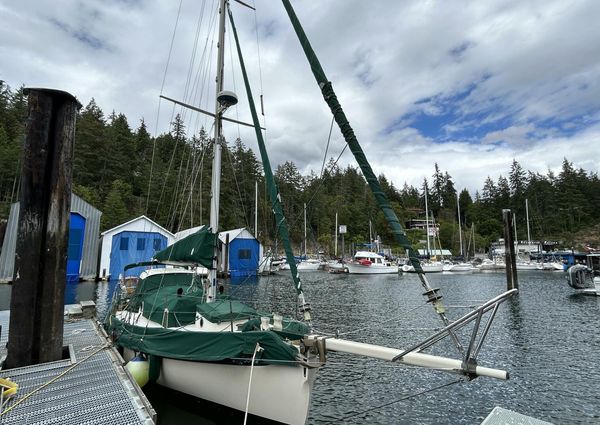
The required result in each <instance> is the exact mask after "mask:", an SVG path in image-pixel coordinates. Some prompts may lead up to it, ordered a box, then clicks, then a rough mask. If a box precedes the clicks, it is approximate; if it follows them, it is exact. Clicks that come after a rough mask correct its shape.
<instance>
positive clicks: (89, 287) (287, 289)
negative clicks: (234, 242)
mask: <svg viewBox="0 0 600 425" xmlns="http://www.w3.org/2000/svg"><path fill="white" fill-rule="evenodd" d="M428 278H429V280H430V282H431V285H432V286H433V287H439V288H441V292H442V295H443V296H444V302H445V305H446V307H447V308H448V316H449V317H450V318H451V319H452V320H455V319H457V318H458V317H460V316H462V315H463V314H465V313H466V312H468V311H469V309H470V307H473V306H476V305H478V304H481V303H482V302H484V301H486V300H488V299H490V298H493V297H494V296H496V295H498V294H500V293H501V292H503V291H504V290H505V287H506V278H505V276H504V274H502V273H477V274H431V275H428ZM303 284H304V288H305V291H306V294H307V297H308V300H309V302H310V303H311V305H312V308H313V318H314V322H313V325H314V328H315V330H317V331H318V332H320V333H324V334H331V335H333V334H335V332H336V331H338V332H339V333H340V337H342V338H345V339H351V340H356V341H361V342H370V343H375V344H381V345H388V346H391V347H396V348H408V347H409V346H411V345H412V344H415V343H417V342H419V341H420V340H422V339H424V338H425V337H427V336H429V335H430V334H432V333H434V332H435V331H436V330H438V329H439V328H440V323H441V322H440V320H439V319H438V318H437V317H436V315H435V313H434V312H433V310H432V308H431V307H430V306H429V305H425V303H424V301H423V297H422V296H421V292H422V287H421V285H420V283H419V281H418V278H417V276H416V275H411V274H408V275H407V274H404V275H399V276H397V275H380V276H357V275H331V274H327V273H323V272H314V273H306V274H304V276H303ZM115 289H116V285H115V283H112V282H111V283H106V282H99V283H93V282H83V283H79V284H76V285H71V286H69V287H67V291H66V295H65V299H66V302H67V303H74V302H78V301H82V300H88V299H94V300H95V301H96V303H97V307H98V314H99V316H103V315H105V314H106V312H107V309H108V306H109V303H110V299H111V298H112V294H113V292H114V291H115ZM519 290H520V293H519V294H518V296H516V297H513V298H512V299H510V300H508V301H507V302H506V303H504V304H502V305H501V306H500V309H499V311H498V314H497V316H496V319H495V322H494V324H493V326H492V329H491V332H490V334H489V335H488V337H487V339H486V343H485V344H484V347H483V348H482V350H481V352H480V354H479V357H478V360H479V364H480V365H482V366H489V367H494V368H499V369H505V370H507V371H509V373H510V380H509V381H497V380H493V379H488V378H478V379H476V380H474V381H471V382H464V381H461V382H459V383H455V382H456V381H457V379H458V376H457V375H453V374H448V373H444V372H439V371H428V370H421V369H417V368H410V367H406V366H402V365H398V364H392V363H387V362H383V361H379V360H375V359H368V358H361V357H356V356H350V355H347V354H338V353H328V359H327V365H326V366H325V367H324V368H322V369H321V371H320V373H319V375H318V377H317V382H316V384H315V386H314V392H313V399H312V405H311V408H310V413H309V419H308V423H309V424H325V423H355V424H359V423H372V424H399V423H406V424H479V423H481V421H482V420H483V419H484V418H485V417H486V416H487V415H488V414H489V412H490V411H491V410H492V409H493V408H494V407H495V406H501V407H503V408H506V409H510V410H514V411H517V412H519V413H522V414H525V415H529V416H533V417H535V418H538V419H542V420H545V421H549V422H553V423H555V424H597V423H600V396H599V395H598V394H600V336H599V334H598V332H597V329H598V323H600V297H588V296H584V295H578V294H574V293H573V290H572V289H571V288H569V287H568V286H567V285H566V283H565V275H564V273H560V272H559V273H553V272H527V273H526V272H520V273H519ZM226 291H231V292H233V293H235V295H236V297H238V298H240V299H244V300H248V301H251V300H255V301H256V302H257V307H258V308H259V309H262V310H265V311H271V312H272V311H277V312H279V313H287V314H294V305H295V304H294V302H295V297H294V290H293V288H292V286H291V283H290V279H289V277H288V276H287V275H283V274H282V275H273V276H268V277H261V278H254V279H246V280H241V281H237V282H232V281H228V283H227V284H226ZM9 299H10V286H9V285H0V310H5V309H8V308H9V307H10V300H9ZM258 300H260V301H258ZM282 306H288V307H287V311H286V310H283V311H282ZM461 336H462V341H463V345H466V344H467V343H468V339H467V338H468V335H467V334H466V333H463V334H461ZM454 350H455V349H454V348H453V346H452V345H451V344H450V342H449V341H442V343H441V344H439V346H437V347H434V350H433V353H435V354H442V353H443V354H445V355H449V356H450V357H457V355H456V354H455V351H454ZM439 387H441V388H439ZM436 388H438V389H436ZM146 392H147V394H148V397H149V398H150V400H151V401H152V403H153V405H154V407H155V408H156V410H157V411H158V415H159V423H160V424H181V423H192V422H193V423H197V424H219V423H223V424H228V423H238V421H239V420H240V418H241V416H240V415H239V414H237V412H232V411H230V410H229V409H225V408H221V407H215V406H214V405H212V404H210V403H206V402H202V401H199V400H195V399H191V398H189V397H182V395H180V394H172V393H170V392H169V390H166V389H163V388H160V387H157V386H154V387H153V386H150V387H149V388H147V389H146ZM274 402H275V403H276V402H277V401H276V400H274ZM239 423H241V421H240V422H239ZM253 423H257V421H256V420H255V421H254V422H253Z"/></svg>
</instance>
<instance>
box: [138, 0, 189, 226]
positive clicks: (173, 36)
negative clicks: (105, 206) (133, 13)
mask: <svg viewBox="0 0 600 425" xmlns="http://www.w3.org/2000/svg"><path fill="white" fill-rule="evenodd" d="M182 3H183V0H179V8H178V9H177V18H176V19H175V27H174V28H173V35H172V36H171V45H170V46H169V55H168V57H167V64H166V65H165V72H164V74H163V80H162V84H161V86H160V94H161V95H162V94H163V90H164V87H165V81H166V79H167V71H168V70H169V63H170V62H171V54H172V53H173V44H174V42H175V34H176V33H177V26H178V25H179V16H180V15H181V5H182ZM158 99H159V100H158V108H157V111H156V122H155V126H154V137H153V139H154V143H153V146H152V160H151V162H150V177H149V178H148V192H147V193H146V214H147V213H148V203H149V202H150V188H151V187H152V172H153V169H154V153H155V151H156V134H157V133H158V120H159V117H160V105H161V100H162V98H161V97H159V98H158Z"/></svg>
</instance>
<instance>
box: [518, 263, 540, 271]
mask: <svg viewBox="0 0 600 425" xmlns="http://www.w3.org/2000/svg"><path fill="white" fill-rule="evenodd" d="M517 270H543V267H542V265H541V264H538V263H517Z"/></svg>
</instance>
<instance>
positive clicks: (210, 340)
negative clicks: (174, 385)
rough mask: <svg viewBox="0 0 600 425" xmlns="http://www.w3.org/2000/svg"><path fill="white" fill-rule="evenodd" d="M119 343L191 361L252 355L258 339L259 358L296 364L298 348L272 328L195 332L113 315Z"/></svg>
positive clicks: (110, 328) (109, 324)
mask: <svg viewBox="0 0 600 425" xmlns="http://www.w3.org/2000/svg"><path fill="white" fill-rule="evenodd" d="M106 328H107V330H108V333H109V334H111V335H113V336H114V337H115V338H116V343H117V344H118V345H121V346H123V347H127V348H129V349H131V350H134V351H139V352H143V353H146V354H150V355H154V356H160V357H167V358H170V359H178V360H190V361H212V362H215V361H225V360H235V359H240V358H246V359H249V358H251V357H252V354H253V353H254V349H255V347H256V343H258V344H260V346H261V347H262V348H263V351H262V352H259V353H257V354H256V356H257V357H256V358H257V359H260V360H261V361H263V362H264V363H274V364H283V365H295V364H296V357H297V356H298V350H296V349H295V348H294V347H293V346H291V345H290V344H289V343H286V342H285V341H284V340H283V338H282V337H281V336H279V335H278V334H277V333H275V332H271V331H249V332H193V331H181V330H173V329H165V328H150V327H143V326H134V325H129V324H126V323H124V322H121V321H120V320H119V319H117V318H115V317H114V316H111V317H110V318H109V320H108V322H107V323H106Z"/></svg>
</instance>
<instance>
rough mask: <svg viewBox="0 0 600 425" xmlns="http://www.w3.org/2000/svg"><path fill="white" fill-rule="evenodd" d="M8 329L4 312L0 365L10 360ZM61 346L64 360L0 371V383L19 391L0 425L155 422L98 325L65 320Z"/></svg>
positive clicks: (2, 411)
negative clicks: (15, 386)
mask: <svg viewBox="0 0 600 425" xmlns="http://www.w3.org/2000/svg"><path fill="white" fill-rule="evenodd" d="M66 307H68V308H66V310H67V311H69V310H73V309H74V307H73V306H66ZM75 309H76V308H75ZM83 310H86V306H83ZM8 324H9V312H8V311H0V326H1V334H0V364H1V362H2V361H3V360H4V358H5V357H6V343H7V340H8ZM63 346H65V347H68V356H66V357H68V358H66V359H64V360H59V361H55V362H50V363H44V364H38V365H33V366H26V367H21V368H15V369H6V370H2V369H0V378H7V379H10V380H11V381H13V382H15V383H16V384H18V386H19V388H18V392H17V394H16V395H14V396H13V397H11V398H10V399H8V400H6V401H5V403H4V406H3V407H0V424H1V425H9V424H69V423H71V424H74V423H79V424H87V425H92V424H119V425H121V424H143V425H150V424H154V423H155V422H156V412H155V411H154V409H153V408H152V406H151V405H150V403H149V402H148V400H147V399H146V397H145V395H144V393H143V392H142V391H141V389H140V388H139V386H138V385H137V384H136V383H135V381H134V380H133V378H131V375H129V373H128V372H127V371H126V370H125V369H124V367H123V365H124V361H123V358H122V357H121V356H120V355H119V353H118V352H117V351H116V350H115V349H114V348H113V347H112V346H111V345H110V342H109V339H108V337H107V335H106V334H105V333H104V330H103V329H102V328H101V327H100V326H99V325H98V324H97V322H96V321H95V320H94V319H84V318H81V319H67V316H65V324H64V337H63ZM65 351H66V349H65Z"/></svg>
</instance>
